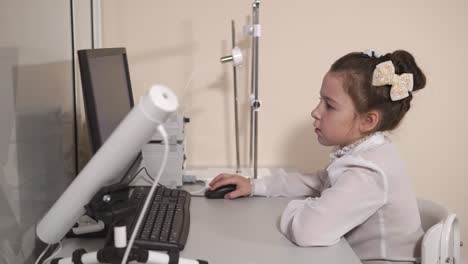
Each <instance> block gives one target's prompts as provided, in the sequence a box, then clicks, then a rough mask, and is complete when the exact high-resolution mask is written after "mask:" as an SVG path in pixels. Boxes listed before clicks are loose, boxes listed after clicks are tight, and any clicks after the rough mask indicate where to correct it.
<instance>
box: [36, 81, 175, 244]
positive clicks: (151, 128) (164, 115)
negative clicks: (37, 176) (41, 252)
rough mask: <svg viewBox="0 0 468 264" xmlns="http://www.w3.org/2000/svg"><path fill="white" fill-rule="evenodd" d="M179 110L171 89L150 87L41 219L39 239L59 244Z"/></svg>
mask: <svg viewBox="0 0 468 264" xmlns="http://www.w3.org/2000/svg"><path fill="white" fill-rule="evenodd" d="M177 107H178V101H177V97H176V95H175V94H174V93H173V92H172V91H171V90H169V89H168V88H167V87H165V86H162V85H155V86H153V87H151V88H150V90H149V91H148V92H147V93H146V94H145V95H144V96H142V97H141V99H140V101H139V103H138V105H136V106H135V107H134V108H133V109H132V110H131V111H130V113H128V114H127V116H126V117H125V119H124V120H123V121H122V122H121V123H120V124H119V125H118V126H117V128H116V129H115V130H114V131H113V132H112V134H111V135H110V136H109V138H108V139H107V140H106V142H104V144H103V145H102V146H101V148H100V149H99V150H98V152H97V153H96V154H95V155H94V156H93V158H92V159H91V160H90V161H89V162H88V164H86V166H85V167H84V168H83V170H82V171H81V172H80V173H79V174H78V176H77V177H76V178H75V180H74V181H73V182H72V183H71V184H70V185H69V186H68V188H67V189H66V190H65V192H64V193H63V194H62V195H61V196H60V198H59V199H58V200H57V201H56V202H55V204H54V205H53V206H52V207H51V208H50V210H49V211H48V212H47V213H46V215H45V216H44V217H43V218H42V219H41V221H40V222H39V224H38V225H37V228H36V233H37V236H38V237H39V239H40V240H42V241H43V242H45V243H48V244H53V243H57V242H59V241H60V240H61V239H62V238H63V237H64V236H65V234H66V233H67V232H68V230H70V228H72V226H73V225H74V224H75V223H76V221H77V220H78V218H79V217H80V216H81V215H83V214H84V213H85V209H84V206H85V205H86V204H87V203H88V202H89V201H90V200H91V199H92V198H93V196H94V195H95V194H96V193H97V192H98V191H99V189H100V188H101V187H103V186H105V185H107V184H109V183H111V182H112V181H113V180H115V178H116V177H118V176H119V173H120V172H121V171H122V170H123V169H124V167H125V166H126V165H127V164H128V163H129V162H130V160H131V159H133V158H134V157H135V155H136V154H137V153H138V152H139V151H140V150H141V148H142V146H143V145H144V144H146V143H147V142H148V140H149V139H150V138H151V136H152V135H153V134H154V133H155V132H156V128H157V126H158V125H159V124H161V123H164V122H165V121H166V120H167V119H168V118H169V116H170V115H171V114H172V113H174V112H175V111H176V109H177Z"/></svg>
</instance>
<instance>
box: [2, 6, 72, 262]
mask: <svg viewBox="0 0 468 264" xmlns="http://www.w3.org/2000/svg"><path fill="white" fill-rule="evenodd" d="M73 120H74V119H73V86H72V64H71V26H70V6H69V1H55V0H42V1H26V0H21V1H18V0H0V124H1V125H0V263H34V261H35V260H34V255H35V254H33V252H34V250H35V248H36V243H37V241H36V234H35V225H36V223H37V222H38V220H39V219H40V217H41V216H42V215H43V214H44V213H45V211H46V210H47V209H48V208H49V207H50V206H51V205H52V203H53V202H54V201H55V200H56V199H57V198H58V196H59V195H60V194H61V193H62V192H63V190H64V189H65V187H66V186H67V185H68V184H69V183H70V181H71V180H72V178H73V176H74V175H75V164H74V160H75V157H74V153H75V149H74V148H75V147H74V134H73V128H74V121H73Z"/></svg>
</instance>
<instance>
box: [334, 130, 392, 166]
mask: <svg viewBox="0 0 468 264" xmlns="http://www.w3.org/2000/svg"><path fill="white" fill-rule="evenodd" d="M386 141H388V138H387V136H386V135H385V133H384V132H375V133H372V134H370V135H368V136H365V137H363V138H361V139H359V140H357V141H356V142H354V143H351V144H349V145H347V146H344V147H342V148H338V147H336V148H335V149H334V150H333V151H332V153H330V159H331V160H332V161H333V160H335V159H338V158H341V157H343V156H344V155H347V154H353V153H356V152H359V151H362V150H366V149H369V148H371V147H374V146H377V145H381V144H383V143H384V142H386Z"/></svg>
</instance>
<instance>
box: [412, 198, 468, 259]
mask: <svg viewBox="0 0 468 264" xmlns="http://www.w3.org/2000/svg"><path fill="white" fill-rule="evenodd" d="M418 207H419V213H420V216H421V224H422V228H423V230H424V232H425V234H424V238H423V241H422V248H421V263H422V264H443V263H445V264H459V263H460V246H461V243H460V224H459V222H458V218H457V216H456V215H455V214H450V213H449V211H448V210H447V209H446V208H445V207H443V206H441V205H439V204H437V203H434V202H432V201H428V200H424V199H418Z"/></svg>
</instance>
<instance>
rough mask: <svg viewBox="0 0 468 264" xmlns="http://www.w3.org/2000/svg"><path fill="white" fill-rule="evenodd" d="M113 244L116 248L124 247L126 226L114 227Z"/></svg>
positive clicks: (125, 243) (125, 244)
mask: <svg viewBox="0 0 468 264" xmlns="http://www.w3.org/2000/svg"><path fill="white" fill-rule="evenodd" d="M114 246H115V247H116V248H124V247H126V246H127V227H126V226H116V227H114Z"/></svg>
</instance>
